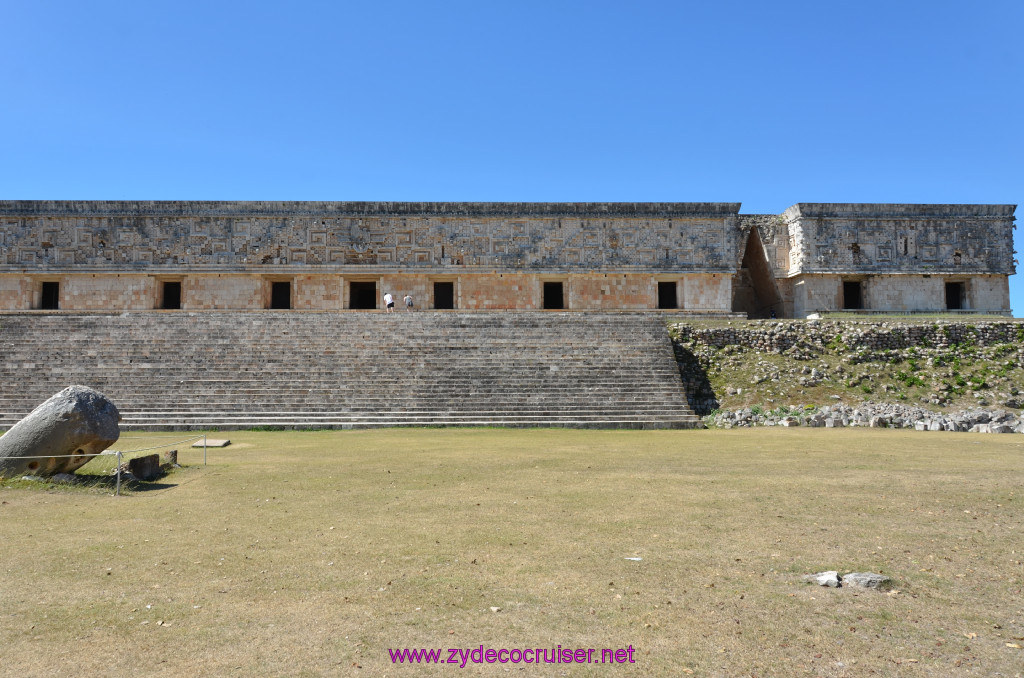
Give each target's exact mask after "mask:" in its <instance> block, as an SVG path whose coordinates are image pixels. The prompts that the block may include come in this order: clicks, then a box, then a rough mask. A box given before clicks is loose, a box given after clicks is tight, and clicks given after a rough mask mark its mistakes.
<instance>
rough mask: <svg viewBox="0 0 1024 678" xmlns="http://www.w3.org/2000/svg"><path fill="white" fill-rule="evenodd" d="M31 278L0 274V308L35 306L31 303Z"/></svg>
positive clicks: (35, 305)
mask: <svg viewBox="0 0 1024 678" xmlns="http://www.w3.org/2000/svg"><path fill="white" fill-rule="evenodd" d="M33 287H34V285H33V280H32V279H31V278H28V277H26V276H19V275H0V309H5V310H13V309H18V310H25V309H30V308H35V307H37V306H38V305H39V304H38V302H36V303H35V304H33V299H32V292H33Z"/></svg>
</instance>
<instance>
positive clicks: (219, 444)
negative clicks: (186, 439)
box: [192, 438, 231, 447]
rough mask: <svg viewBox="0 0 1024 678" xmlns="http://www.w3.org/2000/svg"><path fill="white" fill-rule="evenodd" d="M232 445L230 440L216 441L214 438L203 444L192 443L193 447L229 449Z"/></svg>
mask: <svg viewBox="0 0 1024 678" xmlns="http://www.w3.org/2000/svg"><path fill="white" fill-rule="evenodd" d="M230 444H231V441H230V440H214V439H213V438H207V440H206V442H205V443H203V441H202V440H200V441H199V442H197V443H192V447H227V446H228V445H230Z"/></svg>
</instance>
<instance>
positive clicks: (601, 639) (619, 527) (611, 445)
mask: <svg viewBox="0 0 1024 678" xmlns="http://www.w3.org/2000/svg"><path fill="white" fill-rule="evenodd" d="M218 435H219V434H218ZM224 437H229V438H231V439H232V440H233V441H235V442H236V443H241V444H244V445H245V446H244V447H243V446H242V445H238V446H232V447H229V448H226V449H224V450H216V451H211V453H210V465H209V466H207V467H205V468H203V467H197V463H198V462H199V460H200V458H201V452H196V451H188V452H186V451H184V450H183V451H182V452H181V455H180V459H181V461H182V462H183V463H186V464H189V465H190V467H189V468H188V469H186V471H185V472H184V473H182V474H181V475H180V476H179V475H177V474H176V475H174V476H172V477H171V478H170V479H168V480H167V481H166V482H167V484H168V485H169V486H170V487H169V488H168V489H166V490H162V491H157V492H140V493H137V494H134V495H132V496H128V497H121V498H115V497H110V496H99V495H95V494H83V493H73V492H46V493H41V492H33V491H30V490H27V489H20V488H13V489H4V490H0V499H2V502H3V503H2V504H0V526H2V527H0V540H2V543H3V545H4V553H5V557H4V559H3V570H2V575H3V578H4V585H3V586H2V587H0V610H2V612H0V637H2V638H4V646H3V662H2V664H0V665H2V666H3V671H4V672H7V673H8V674H18V675H20V676H26V675H43V674H46V675H53V674H76V675H85V674H97V675H98V674H104V675H129V674H138V673H143V674H147V675H153V674H155V675H161V674H162V675H179V674H183V673H190V672H195V673H198V672H201V673H203V674H209V675H310V676H312V675H324V674H341V675H359V674H363V675H375V676H376V675H389V676H415V675H438V671H451V670H455V668H454V667H443V668H439V667H427V666H410V665H403V666H394V665H392V664H391V662H390V660H389V659H388V653H387V648H405V647H410V648H419V647H424V648H435V647H436V648H449V647H464V648H475V647H478V646H480V645H484V646H485V647H493V648H537V647H541V648H543V647H547V648H551V647H554V646H557V645H559V644H560V645H562V646H563V647H571V648H605V647H608V648H619V647H625V646H629V645H632V646H633V647H635V648H636V655H635V656H636V660H637V663H636V664H632V665H622V666H608V665H589V666H587V665H572V666H568V665H561V666H557V665H556V666H551V665H547V666H544V665H542V666H528V667H527V666H526V665H519V666H518V667H516V666H513V665H511V664H506V665H504V666H503V667H502V668H523V669H525V670H527V671H529V672H530V673H531V674H532V675H573V676H605V675H612V674H614V675H630V676H636V675H650V676H675V675H687V674H686V671H693V672H694V673H693V675H707V676H717V675H750V674H753V675H803V674H807V675H849V676H858V675H867V674H870V673H871V672H875V673H880V674H890V675H891V674H894V673H899V674H900V675H907V676H915V675H920V676H926V675H944V674H958V673H960V674H968V673H970V674H976V675H998V674H1002V675H1015V674H1019V672H1020V670H1021V666H1022V665H1024V650H1020V649H1016V648H1013V647H1009V646H1008V644H1009V645H1024V641H1022V640H1021V638H1022V637H1024V609H1022V608H1024V604H1022V602H1021V601H1022V599H1024V598H1022V595H1021V589H1022V586H1024V571H1022V565H1021V561H1022V560H1024V556H1022V553H1021V543H1022V539H1021V534H1022V530H1024V525H1022V518H1024V506H1022V501H1021V497H1020V496H1019V494H1020V487H1021V484H1022V480H1024V472H1022V470H1021V468H1022V465H1021V460H1022V457H1024V454H1022V452H1024V441H1022V439H1021V438H1020V437H1018V436H1010V435H1007V436H971V435H966V434H943V433H916V432H908V431H885V430H881V431H880V430H843V431H833V430H820V429H816V430H800V429H795V430H768V431H766V430H759V429H755V430H732V431H651V432H633V431H629V432H627V431H562V430H525V431H509V430H481V429H476V430H471V429H463V430H443V429H440V430H378V431H356V432H308V433H291V432H281V433H248V432H243V433H231V434H225V435H224ZM627 557H628V558H642V560H640V561H634V560H626V558H627ZM824 569H838V570H840V571H841V572H845V571H850V570H861V571H863V570H873V571H876V572H882V573H885V574H888V575H890V576H892V577H893V578H894V579H895V580H896V582H897V589H898V593H896V594H893V595H887V594H884V593H875V592H857V591H854V590H850V589H840V590H831V589H824V588H820V587H817V586H812V585H808V584H805V583H803V582H802V581H801V580H800V575H802V574H804V573H809V572H816V571H819V570H824ZM491 607H500V608H501V610H500V612H492V611H491V609H490V608H491ZM444 658H447V653H445V655H444ZM495 670H499V671H500V669H498V668H497V667H495V666H492V665H488V664H484V665H474V664H470V665H469V666H468V667H467V668H466V669H462V670H460V675H461V674H462V673H464V674H465V675H482V674H488V675H489V674H491V673H493V672H494V671H495ZM502 672H503V671H502Z"/></svg>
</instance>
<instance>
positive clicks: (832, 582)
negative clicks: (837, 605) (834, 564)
mask: <svg viewBox="0 0 1024 678" xmlns="http://www.w3.org/2000/svg"><path fill="white" fill-rule="evenodd" d="M804 579H805V580H807V581H811V582H814V583H815V584H817V585H818V586H830V587H832V588H834V589H837V588H839V573H838V572H837V571H835V570H828V571H827V572H818V573H817V574H809V575H807V576H805V577H804Z"/></svg>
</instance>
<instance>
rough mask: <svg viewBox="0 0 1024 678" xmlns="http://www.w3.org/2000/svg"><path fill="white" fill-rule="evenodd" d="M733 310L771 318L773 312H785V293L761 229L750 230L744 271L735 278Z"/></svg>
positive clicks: (741, 266) (744, 258) (745, 250)
mask: <svg viewBox="0 0 1024 678" xmlns="http://www.w3.org/2000/svg"><path fill="white" fill-rule="evenodd" d="M732 310H733V311H734V312H739V313H746V314H747V318H751V319H753V318H770V317H772V311H775V314H776V317H779V318H781V317H782V315H783V308H782V295H781V294H779V287H778V285H776V284H775V276H774V274H773V273H772V269H771V266H770V265H769V264H768V257H767V255H766V254H765V250H764V244H763V243H762V242H761V236H760V234H759V233H758V231H757V228H751V229H750V235H749V236H747V246H746V248H745V249H744V251H743V263H741V264H740V272H739V273H737V274H736V276H735V277H734V280H733V293H732Z"/></svg>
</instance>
